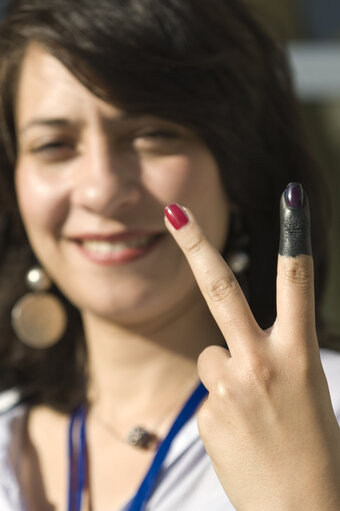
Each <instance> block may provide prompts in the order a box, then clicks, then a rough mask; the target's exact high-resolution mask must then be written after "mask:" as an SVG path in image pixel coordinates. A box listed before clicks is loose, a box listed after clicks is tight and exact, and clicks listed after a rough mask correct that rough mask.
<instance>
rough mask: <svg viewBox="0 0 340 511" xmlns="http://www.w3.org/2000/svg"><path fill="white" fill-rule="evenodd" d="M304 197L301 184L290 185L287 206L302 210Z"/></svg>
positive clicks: (287, 189) (287, 190) (286, 193)
mask: <svg viewBox="0 0 340 511" xmlns="http://www.w3.org/2000/svg"><path fill="white" fill-rule="evenodd" d="M303 195H304V194H303V188H302V186H301V185H300V183H289V185H288V186H287V188H286V192H285V198H286V203H287V206H288V207H289V208H291V209H300V208H302V206H303Z"/></svg>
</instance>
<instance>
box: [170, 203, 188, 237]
mask: <svg viewBox="0 0 340 511" xmlns="http://www.w3.org/2000/svg"><path fill="white" fill-rule="evenodd" d="M164 213H165V215H166V217H167V219H168V220H169V222H170V223H171V225H172V226H173V227H174V228H175V229H176V230H177V231H178V229H180V228H181V227H184V225H186V224H187V223H188V222H189V218H188V217H187V215H186V214H185V213H184V211H183V209H182V208H181V207H180V206H179V205H178V204H169V206H167V207H166V208H165V210H164Z"/></svg>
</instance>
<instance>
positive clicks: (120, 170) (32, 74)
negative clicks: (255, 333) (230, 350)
mask: <svg viewBox="0 0 340 511" xmlns="http://www.w3.org/2000/svg"><path fill="white" fill-rule="evenodd" d="M38 119H39V120H41V119H44V120H45V121H46V119H47V120H51V119H59V122H58V123H56V122H53V123H51V122H49V123H48V124H46V122H44V123H41V122H40V121H39V123H37V120H38ZM60 119H64V121H65V120H66V122H64V121H63V122H60ZM16 127H17V132H18V148H19V152H18V160H17V165H16V169H15V184H16V191H17V197H18V203H19V208H20V212H21V216H22V219H23V222H24V225H25V228H26V231H27V234H28V237H29V240H30V243H31V245H32V247H33V249H34V251H35V253H36V255H37V257H38V259H39V260H40V262H41V264H42V266H43V267H44V268H45V269H46V270H47V272H48V273H49V275H50V276H51V277H52V279H53V280H54V282H56V284H57V285H58V286H59V287H60V289H61V290H62V291H63V292H64V294H65V295H66V296H67V297H68V298H69V299H70V300H71V301H72V302H73V303H74V304H75V305H76V306H77V307H78V308H79V310H80V312H81V315H82V319H83V323H84V328H85V335H86V342H87V345H88V352H89V366H90V369H89V371H90V384H89V399H90V401H91V403H92V406H91V409H90V413H89V419H88V438H89V446H90V458H91V470H92V473H91V488H92V493H93V501H94V502H95V504H96V507H97V508H98V509H101V511H105V510H106V509H111V510H112V508H113V507H112V506H115V507H117V508H118V507H119V506H121V505H123V504H124V503H125V501H126V500H127V499H128V498H129V497H130V496H131V494H132V493H133V492H134V491H135V489H136V487H137V485H138V484H139V482H140V480H141V478H142V477H143V476H144V473H145V471H146V470H147V467H148V465H149V463H150V460H151V458H152V456H153V453H149V452H147V453H141V452H137V451H136V449H134V448H131V447H130V446H126V444H123V443H122V442H121V441H119V440H117V439H115V438H113V437H112V436H109V435H108V433H107V431H105V430H103V428H101V427H100V425H99V424H98V421H97V420H96V417H99V416H100V417H101V418H104V419H105V422H106V423H109V424H112V425H114V429H115V430H116V431H117V432H118V436H119V435H120V436H121V437H122V436H124V434H126V433H127V432H128V431H129V430H130V429H131V427H133V426H135V425H136V423H141V424H143V425H144V426H146V427H148V428H150V429H152V430H154V429H156V430H157V432H158V434H159V435H161V436H162V435H165V434H166V432H167V430H168V428H169V427H170V425H171V423H172V421H173V420H174V418H175V416H176V415H177V413H178V411H179V409H180V408H181V406H182V404H183V402H184V400H185V399H186V398H187V397H188V395H189V393H191V392H192V390H193V388H194V387H195V386H196V385H197V383H198V373H197V358H198V355H199V353H200V352H201V351H202V350H203V349H204V348H205V347H206V346H207V345H208V344H210V343H216V344H218V343H221V342H223V339H222V337H221V333H220V331H219V329H218V327H217V325H216V323H215V322H214V320H213V318H212V316H211V314H210V312H209V309H208V307H207V305H206V303H205V301H204V298H203V297H202V295H201V293H200V292H199V289H198V286H197V283H196V281H195V279H194V277H193V275H192V272H191V270H190V267H189V265H188V263H187V261H186V260H185V258H184V257H183V254H182V252H181V250H180V249H179V247H178V246H177V245H176V243H175V242H174V240H173V238H172V236H171V234H170V233H168V231H167V229H166V227H165V225H164V221H163V210H164V207H165V206H166V204H168V203H171V202H175V201H177V202H185V203H186V204H188V205H190V207H191V208H192V209H193V210H194V211H195V212H196V214H197V216H198V217H199V218H200V222H201V223H202V225H203V226H204V229H205V231H206V232H207V233H208V236H209V239H210V241H211V242H212V243H213V245H214V246H215V247H216V248H217V249H221V248H222V247H223V245H224V243H225V239H226V236H227V231H228V215H229V204H228V199H227V197H226V195H225V193H224V191H223V188H222V186H221V182H220V176H219V171H218V168H217V164H216V162H215V159H214V158H213V156H212V155H211V153H210V152H209V151H208V150H207V148H206V147H205V146H204V145H203V144H202V142H201V141H200V140H199V139H198V138H197V137H196V136H195V134H194V133H192V132H191V131H189V130H187V129H186V128H184V127H182V126H178V125H175V124H173V123H170V122H168V121H164V120H163V121H162V120H160V119H155V118H150V117H143V118H128V117H127V116H126V112H122V111H120V110H119V109H117V108H116V107H115V106H114V105H108V104H106V103H104V102H103V101H102V100H100V99H98V98H97V97H95V96H94V95H93V94H92V93H91V92H90V91H88V90H87V89H86V88H85V87H84V86H83V85H82V84H81V83H80V82H79V81H77V80H76V79H75V78H74V77H73V75H72V74H71V73H70V72H69V71H68V70H67V69H66V68H65V67H64V66H63V65H62V64H61V63H60V62H59V61H58V60H56V59H55V58H54V57H52V56H51V55H49V54H48V53H47V52H46V51H44V50H43V49H42V48H41V47H39V46H38V45H37V44H32V45H31V46H30V47H29V49H28V51H27V54H26V57H25V59H24V62H23V66H22V70H21V76H20V80H19V88H18V96H17V102H16ZM164 130H167V131H170V132H171V133H172V134H173V136H172V137H162V136H155V137H151V136H146V135H145V133H149V132H154V131H164ZM46 144H49V145H48V146H47V147H46ZM50 144H53V145H52V146H51V145H50ZM136 228H142V229H151V230H156V231H160V232H162V233H163V234H164V236H163V240H162V241H161V243H160V244H159V246H158V248H157V249H156V250H154V252H152V253H150V255H148V257H145V258H142V259H140V260H137V261H135V262H132V263H129V264H125V265H120V266H99V265H96V264H94V263H92V262H90V261H88V260H86V259H84V258H83V257H82V256H80V255H79V253H78V251H75V250H74V247H73V246H72V244H71V243H69V236H72V235H75V234H78V233H83V232H120V231H122V230H124V229H136ZM174 375H176V378H174ZM67 424H68V419H67V418H66V417H63V416H60V415H59V414H56V412H53V411H52V410H49V409H47V408H46V407H37V408H35V409H33V410H32V411H31V413H30V416H29V420H28V439H27V456H26V460H27V463H26V469H25V471H24V472H25V474H26V479H27V483H26V488H27V493H28V494H29V498H30V501H31V508H32V509H41V508H43V505H45V503H46V501H48V502H50V503H51V505H52V506H54V507H55V509H64V506H65V500H66V488H65V482H66V481H65V479H66V477H65V474H67V467H66V460H65V459H64V458H65V456H64V449H65V445H66V432H67ZM45 431H49V435H48V436H50V434H53V438H55V439H56V442H54V443H53V445H51V442H50V441H49V438H46V436H45V435H44V433H43V432H45ZM34 460H35V461H34ZM122 460H124V463H123V461H122ZM37 466H38V468H39V470H40V472H41V484H40V485H38V487H37V488H36V489H35V491H34V492H33V494H32V490H31V488H32V486H34V481H33V482H32V480H30V477H29V474H31V473H37V470H32V467H33V468H37ZM108 474H119V477H118V476H116V478H115V477H109V478H108ZM39 506H40V507H39Z"/></svg>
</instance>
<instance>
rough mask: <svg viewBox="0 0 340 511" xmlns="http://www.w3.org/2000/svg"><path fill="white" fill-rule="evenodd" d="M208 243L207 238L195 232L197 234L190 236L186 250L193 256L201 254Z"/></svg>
mask: <svg viewBox="0 0 340 511" xmlns="http://www.w3.org/2000/svg"><path fill="white" fill-rule="evenodd" d="M205 244H206V240H205V238H204V237H203V236H201V235H199V234H195V236H192V237H190V238H189V239H188V240H187V243H186V250H187V252H188V253H189V254H191V255H192V256H195V255H196V254H199V253H200V252H202V250H203V249H204V246H205Z"/></svg>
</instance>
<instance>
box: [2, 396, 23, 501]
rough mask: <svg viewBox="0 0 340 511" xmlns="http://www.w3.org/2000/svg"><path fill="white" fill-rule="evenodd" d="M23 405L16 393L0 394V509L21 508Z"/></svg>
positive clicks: (20, 397)
mask: <svg viewBox="0 0 340 511" xmlns="http://www.w3.org/2000/svg"><path fill="white" fill-rule="evenodd" d="M26 412H27V405H25V404H24V403H22V396H21V393H20V392H19V390H17V389H13V390H10V391H6V392H1V393H0V509H1V511H7V510H11V511H12V510H14V509H15V510H18V511H21V510H22V509H23V502H22V497H21V493H20V488H19V485H18V473H19V465H20V459H21V458H20V453H21V449H22V438H23V428H24V427H25V417H26Z"/></svg>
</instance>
